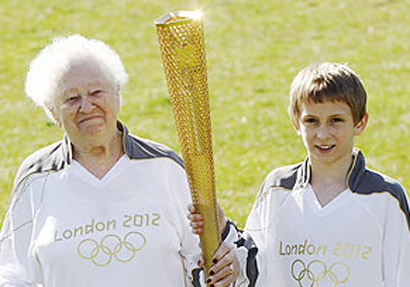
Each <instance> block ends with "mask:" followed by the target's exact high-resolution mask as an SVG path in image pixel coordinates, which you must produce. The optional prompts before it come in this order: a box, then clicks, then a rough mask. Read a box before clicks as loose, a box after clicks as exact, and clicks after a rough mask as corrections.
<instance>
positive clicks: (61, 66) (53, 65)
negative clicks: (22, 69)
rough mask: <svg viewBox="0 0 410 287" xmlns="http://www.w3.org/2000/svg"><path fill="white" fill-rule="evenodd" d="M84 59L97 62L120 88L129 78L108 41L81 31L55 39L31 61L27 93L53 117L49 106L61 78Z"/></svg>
mask: <svg viewBox="0 0 410 287" xmlns="http://www.w3.org/2000/svg"><path fill="white" fill-rule="evenodd" d="M80 60H92V61H93V62H95V63H96V64H97V65H98V66H99V68H100V69H101V71H102V72H103V73H105V75H106V76H107V78H108V79H109V80H111V83H112V84H113V85H114V86H116V87H118V88H119V89H120V91H121V89H122V88H123V87H124V86H125V84H126V83H127V81H128V75H127V72H126V71H125V68H124V65H123V63H122V61H121V58H120V56H119V55H118V54H117V53H116V52H115V51H114V50H113V49H112V48H110V47H109V46H108V45H107V44H105V43H104V42H102V41H100V40H95V39H88V38H85V37H83V36H81V35H78V34H76V35H71V36H68V37H57V38H54V39H53V41H52V42H51V43H50V44H49V45H47V46H46V47H44V48H43V49H42V50H41V51H40V53H39V54H38V55H37V57H35V58H34V59H33V61H32V62H31V63H30V67H29V69H28V72H27V75H26V82H25V92H26V95H27V96H28V97H29V98H31V99H32V100H33V101H34V103H36V104H37V105H39V106H41V107H43V108H44V110H45V112H46V114H47V116H48V117H49V118H50V119H53V117H52V115H51V113H50V111H49V110H48V108H47V107H46V105H47V104H48V105H50V104H52V103H53V99H54V96H55V95H56V94H57V93H58V90H59V84H60V80H61V78H62V77H63V76H64V75H65V73H66V72H67V71H68V69H69V68H70V67H71V66H72V65H73V64H75V63H78V61H80ZM53 120H54V119H53Z"/></svg>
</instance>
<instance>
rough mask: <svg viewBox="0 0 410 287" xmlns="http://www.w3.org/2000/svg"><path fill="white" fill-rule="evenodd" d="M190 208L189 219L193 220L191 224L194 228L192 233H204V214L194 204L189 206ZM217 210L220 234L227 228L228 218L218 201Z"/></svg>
mask: <svg viewBox="0 0 410 287" xmlns="http://www.w3.org/2000/svg"><path fill="white" fill-rule="evenodd" d="M188 210H189V214H188V219H189V220H190V221H191V223H190V225H191V228H192V233H194V234H198V235H199V234H201V233H202V231H204V219H203V217H202V215H201V214H200V213H198V212H197V211H196V209H195V207H194V206H193V205H192V204H190V205H189V206H188ZM216 210H217V212H218V228H219V234H222V233H223V231H224V230H225V227H226V224H227V222H228V220H227V218H226V217H225V213H224V211H223V209H222V207H221V206H220V205H219V203H216Z"/></svg>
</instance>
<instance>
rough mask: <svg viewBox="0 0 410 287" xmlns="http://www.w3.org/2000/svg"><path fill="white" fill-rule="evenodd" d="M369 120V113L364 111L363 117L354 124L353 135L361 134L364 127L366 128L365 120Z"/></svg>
mask: <svg viewBox="0 0 410 287" xmlns="http://www.w3.org/2000/svg"><path fill="white" fill-rule="evenodd" d="M368 120H369V114H368V113H366V114H365V115H364V117H363V118H362V119H361V120H360V121H359V122H358V123H357V124H356V126H355V127H354V129H355V133H354V134H355V135H356V136H358V135H361V134H362V132H363V131H364V129H365V128H366V125H367V121H368Z"/></svg>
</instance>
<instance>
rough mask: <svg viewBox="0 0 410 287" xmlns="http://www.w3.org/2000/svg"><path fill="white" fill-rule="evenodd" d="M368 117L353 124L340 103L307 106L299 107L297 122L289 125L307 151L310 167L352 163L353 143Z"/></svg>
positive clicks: (305, 104) (347, 108)
mask: <svg viewBox="0 0 410 287" xmlns="http://www.w3.org/2000/svg"><path fill="white" fill-rule="evenodd" d="M367 117H368V116H367V114H366V115H365V116H364V117H363V119H362V120H361V121H360V122H359V123H357V124H354V121H353V116H352V112H351V110H350V107H349V106H348V105H347V104H345V103H343V102H324V103H313V102H308V103H304V104H302V106H301V107H300V118H299V120H298V121H297V122H295V121H292V123H293V125H294V126H295V128H296V131H297V132H298V134H299V135H300V136H301V137H302V139H303V143H304V144H305V147H306V149H307V151H308V154H309V158H310V159H311V161H312V164H324V165H326V166H330V165H331V164H334V163H338V162H344V161H349V160H351V155H352V150H353V139H354V137H355V136H357V135H360V134H361V133H362V132H363V130H364V128H365V127H366V123H367Z"/></svg>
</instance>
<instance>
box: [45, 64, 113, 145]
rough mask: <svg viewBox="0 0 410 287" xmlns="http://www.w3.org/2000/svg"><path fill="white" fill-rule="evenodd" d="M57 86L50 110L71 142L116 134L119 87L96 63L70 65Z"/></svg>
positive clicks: (97, 138)
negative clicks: (57, 91) (57, 89)
mask: <svg viewBox="0 0 410 287" xmlns="http://www.w3.org/2000/svg"><path fill="white" fill-rule="evenodd" d="M59 87H60V89H59V91H60V92H59V93H58V95H57V96H56V98H55V100H54V105H52V106H53V108H52V113H53V115H54V117H55V119H56V121H57V123H58V124H59V125H61V126H62V127H63V128H64V130H65V131H66V133H67V135H68V137H69V138H70V140H71V141H72V142H73V144H86V143H87V142H89V141H93V142H95V141H101V140H103V139H104V138H105V137H108V138H109V137H111V136H113V135H114V134H115V131H116V129H117V128H116V123H117V115H118V112H119V107H120V102H119V101H120V100H119V89H118V88H116V87H115V86H114V85H113V84H112V82H111V81H110V80H109V79H108V78H107V76H106V75H105V74H104V73H103V72H102V71H101V69H100V68H99V67H98V66H97V65H96V64H95V63H93V62H91V61H82V62H79V63H78V64H75V65H73V66H72V67H70V69H69V70H68V71H67V72H66V73H65V74H64V76H63V77H62V79H61V80H60V85H59Z"/></svg>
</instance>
